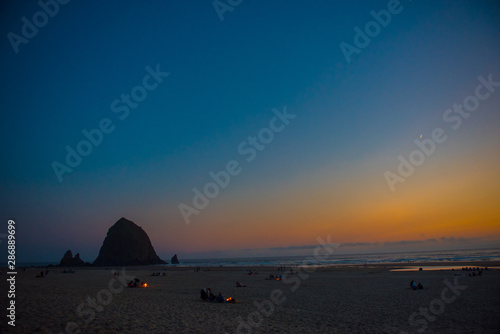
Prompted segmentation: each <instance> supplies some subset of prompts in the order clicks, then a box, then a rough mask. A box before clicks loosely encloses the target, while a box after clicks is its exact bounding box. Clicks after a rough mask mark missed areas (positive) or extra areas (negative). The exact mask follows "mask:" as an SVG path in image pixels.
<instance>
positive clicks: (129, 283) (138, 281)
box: [127, 278, 147, 288]
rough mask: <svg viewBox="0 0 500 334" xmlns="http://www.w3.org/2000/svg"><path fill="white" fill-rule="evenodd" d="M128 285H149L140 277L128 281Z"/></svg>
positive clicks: (132, 286)
mask: <svg viewBox="0 0 500 334" xmlns="http://www.w3.org/2000/svg"><path fill="white" fill-rule="evenodd" d="M127 285H128V287H129V288H137V287H146V286H147V284H146V283H144V282H141V280H140V279H138V278H134V280H132V281H130V282H128V284H127Z"/></svg>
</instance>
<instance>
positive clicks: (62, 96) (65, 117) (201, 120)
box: [0, 1, 500, 261]
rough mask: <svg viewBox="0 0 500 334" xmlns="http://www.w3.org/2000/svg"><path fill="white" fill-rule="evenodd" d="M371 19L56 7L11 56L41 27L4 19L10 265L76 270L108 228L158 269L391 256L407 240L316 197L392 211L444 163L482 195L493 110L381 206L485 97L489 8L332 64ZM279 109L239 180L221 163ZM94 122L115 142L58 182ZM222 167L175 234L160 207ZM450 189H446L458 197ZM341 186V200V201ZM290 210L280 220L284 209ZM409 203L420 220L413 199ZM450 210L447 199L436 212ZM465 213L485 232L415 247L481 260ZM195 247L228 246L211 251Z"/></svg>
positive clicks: (491, 58) (497, 33)
mask: <svg viewBox="0 0 500 334" xmlns="http://www.w3.org/2000/svg"><path fill="white" fill-rule="evenodd" d="M387 3H388V2H387V1H364V2H363V1H358V2H355V3H341V2H331V1H315V2H313V3H311V2H306V1H271V2H269V1H267V2H264V1H243V2H242V3H241V4H240V5H238V6H236V7H234V10H233V11H232V12H229V11H228V12H225V13H224V20H223V21H221V20H220V19H219V16H218V15H217V12H216V10H215V9H214V7H213V5H212V2H211V1H199V2H184V1H164V2H160V3H158V2H150V3H141V2H134V1H126V2H120V3H117V2H109V3H105V4H100V3H81V2H76V1H70V2H69V3H68V4H65V5H59V11H58V13H57V14H56V15H55V16H54V17H51V18H49V20H48V23H47V24H46V25H45V26H43V27H40V28H38V30H39V31H38V33H37V34H36V35H35V36H34V37H32V38H30V39H29V42H28V43H27V44H21V45H19V52H18V53H15V51H14V49H13V47H12V45H11V43H10V42H9V39H8V37H7V35H8V34H9V33H10V32H13V33H15V34H18V35H20V34H21V29H22V25H23V22H22V21H21V19H22V18H23V17H26V18H28V20H29V21H31V22H32V21H33V15H34V14H36V13H37V12H38V11H40V10H41V8H40V6H39V4H37V2H34V1H31V2H23V3H20V2H15V1H7V2H4V3H3V4H2V7H3V8H2V11H1V12H2V14H1V15H2V20H1V23H0V28H1V32H2V34H3V36H4V38H3V42H2V44H1V45H0V48H1V53H0V54H1V57H2V62H1V65H0V66H1V73H2V80H1V84H2V87H1V88H2V89H1V93H0V94H1V99H0V106H1V109H2V113H1V116H0V117H1V118H0V130H1V131H0V133H1V144H0V145H1V150H2V153H3V156H4V159H2V163H1V165H0V175H1V180H2V191H1V195H0V196H1V197H0V198H1V200H2V203H3V205H2V206H1V208H0V214H1V219H2V220H3V221H4V223H5V226H6V221H7V220H8V219H15V220H16V222H18V236H19V239H18V242H19V258H20V259H21V260H25V261H35V260H40V261H51V260H58V259H59V258H60V257H62V255H63V254H64V252H65V251H66V250H67V249H68V248H71V249H72V250H73V252H80V253H81V254H82V258H84V259H85V260H87V261H93V259H95V257H96V256H97V253H98V250H99V247H100V245H101V243H102V240H103V238H104V236H105V233H106V231H107V229H108V228H109V227H110V226H111V225H112V224H113V223H114V222H115V221H117V220H118V219H119V218H120V217H122V216H125V217H127V218H128V219H131V220H133V221H135V222H136V223H137V224H139V225H141V226H142V227H143V228H144V229H145V230H146V231H147V232H148V233H149V234H150V237H151V239H152V242H153V245H154V246H155V248H156V249H157V251H158V253H160V256H162V257H163V258H169V257H170V256H171V253H174V252H176V253H180V254H185V256H188V257H189V256H190V255H191V256H194V255H196V256H198V255H199V256H201V255H206V254H212V253H214V252H217V254H223V255H228V254H232V252H234V251H238V249H240V248H241V249H250V248H253V245H255V247H256V248H264V249H265V248H271V247H286V246H293V245H301V244H305V245H309V244H311V240H313V241H314V240H315V237H316V236H317V234H320V233H331V234H334V235H338V236H339V239H341V240H340V242H382V243H383V242H386V241H394V240H405V239H408V238H407V233H410V232H408V231H406V230H405V231H404V232H403V231H401V234H400V235H399V238H398V235H393V234H383V233H382V234H380V235H378V234H377V235H373V236H368V235H367V236H359V237H356V233H355V230H353V231H351V232H347V231H348V228H347V226H349V224H351V222H350V220H349V219H347V218H345V217H349V215H352V221H353V222H356V221H358V220H359V219H361V218H359V217H358V216H357V213H355V212H349V211H345V210H344V209H343V208H342V207H340V206H339V207H338V208H337V205H338V204H335V203H333V202H332V203H329V202H328V200H326V199H325V196H326V198H328V197H329V196H331V198H332V199H334V198H346V199H352V200H353V203H356V201H357V199H361V198H364V196H365V195H366V194H367V193H369V194H383V196H387V197H388V198H389V197H390V196H393V197H392V199H388V201H397V200H398V199H397V196H400V197H401V195H402V192H404V191H408V192H409V189H410V187H411V189H417V190H416V191H418V192H421V194H425V193H426V191H427V188H424V186H419V185H418V184H424V183H425V184H427V183H429V182H434V180H440V179H441V177H440V175H444V174H447V173H449V171H450V170H454V167H455V166H456V164H457V159H458V161H461V162H460V166H462V167H461V168H465V169H466V170H467V174H466V175H473V171H474V166H476V167H477V166H482V167H483V168H484V170H485V175H486V174H487V175H489V176H491V177H495V176H496V177H497V178H498V169H497V167H498V166H500V165H499V157H498V149H497V148H498V143H499V139H500V137H499V135H498V133H499V131H498V130H499V116H498V106H499V101H500V100H499V99H500V97H499V95H500V94H499V93H496V95H495V94H492V97H491V98H489V99H488V100H486V101H484V103H483V102H482V104H481V107H480V111H479V112H477V113H475V114H474V116H473V117H471V118H470V119H467V120H466V122H464V125H463V127H462V128H461V129H460V130H459V131H456V132H453V133H450V140H449V141H448V142H447V143H446V144H444V146H443V147H440V148H438V152H439V154H438V153H436V154H435V155H434V156H432V157H430V159H429V160H428V162H426V164H425V165H423V166H422V167H420V168H421V169H420V170H418V171H417V174H418V173H420V174H418V175H417V174H416V176H415V179H409V180H408V182H406V183H405V184H404V186H403V184H402V185H401V188H402V190H401V193H396V195H394V194H390V193H387V192H388V191H389V190H388V187H387V185H386V184H385V180H384V178H383V176H382V175H383V172H384V171H385V170H387V169H393V170H394V169H395V168H396V167H397V163H398V160H397V157H398V155H399V154H408V153H409V152H410V151H411V150H412V149H414V144H413V140H414V139H415V138H416V137H418V136H419V135H420V134H423V135H424V137H425V136H429V135H430V132H431V130H432V129H433V128H435V127H438V126H443V120H442V115H443V112H444V111H445V110H446V109H448V108H450V107H451V106H452V105H453V103H461V102H462V101H463V100H464V98H465V97H467V96H468V95H470V94H472V93H473V92H474V88H475V87H476V86H477V84H478V80H477V77H478V76H480V75H483V76H487V75H488V74H490V73H491V74H492V75H493V78H496V79H495V80H497V81H498V80H500V66H499V62H498V59H500V57H499V56H500V47H499V45H500V43H499V37H500V23H499V21H498V17H499V14H500V9H499V6H498V5H497V4H496V3H494V2H492V1H437V2H422V1H412V2H411V1H402V2H401V4H400V6H402V8H403V9H402V11H401V12H400V13H399V14H396V15H392V18H391V22H390V23H389V24H388V26H387V27H384V28H382V29H381V32H380V34H378V35H377V36H375V37H373V39H372V41H371V43H370V44H369V45H368V46H367V47H366V48H365V49H363V50H361V52H360V53H359V54H357V55H353V59H352V61H351V63H348V62H347V61H346V59H345V57H344V55H343V54H342V51H341V49H340V48H339V44H340V43H341V42H346V43H350V44H353V39H354V36H355V32H354V30H353V29H354V27H355V26H359V27H361V28H363V27H364V26H365V24H366V23H368V22H369V21H371V20H373V18H372V16H371V15H370V11H372V10H374V11H377V12H378V11H380V10H385V9H387ZM157 65H159V67H160V69H161V71H165V72H169V73H170V74H169V76H168V77H166V78H165V79H164V81H163V82H161V83H160V84H159V85H158V87H157V88H155V89H153V90H151V91H148V95H147V98H145V99H144V101H142V102H140V103H139V105H138V106H137V108H135V109H131V110H130V114H129V116H128V117H127V118H126V119H124V120H120V119H119V118H118V114H116V113H113V112H112V110H111V108H110V105H111V103H112V102H113V101H114V100H115V99H117V98H120V95H121V94H122V93H125V94H130V92H131V90H132V89H133V88H134V87H136V86H137V85H140V84H141V83H142V80H143V78H144V76H145V75H146V74H147V73H148V72H147V71H146V69H145V68H146V67H147V66H150V67H152V68H155V67H156V66H157ZM285 106H286V108H287V110H288V112H290V113H292V114H294V115H297V117H296V118H295V119H294V120H293V121H292V122H291V123H290V124H289V125H287V126H286V128H285V130H284V131H282V132H280V133H277V134H275V138H274V140H273V141H272V142H271V143H270V144H269V145H268V146H267V147H266V149H265V150H264V151H262V152H259V154H258V156H257V158H256V159H255V160H254V161H252V162H251V163H244V159H243V158H242V157H241V155H239V154H238V152H237V147H238V145H239V144H240V143H241V142H242V141H244V140H245V139H246V138H247V137H248V136H254V135H256V134H257V133H258V132H259V131H260V130H261V129H262V128H264V127H266V126H268V124H269V121H270V119H271V118H272V117H273V113H272V112H271V110H272V108H277V109H279V110H282V109H283V108H284V107H285ZM103 118H109V119H110V120H111V121H112V122H113V125H114V126H115V130H114V131H113V132H112V133H110V134H105V135H104V137H103V141H102V143H101V144H100V145H98V146H97V147H94V148H93V151H92V153H91V154H90V155H89V156H87V157H84V158H83V159H82V163H81V164H80V165H78V166H77V167H76V168H74V171H73V172H72V173H70V174H65V175H64V177H63V182H59V181H58V179H57V177H56V175H55V173H54V170H53V168H52V167H51V164H52V163H53V162H54V161H58V162H61V163H64V159H65V156H66V151H65V147H66V146H67V145H69V146H71V147H73V148H76V146H77V144H78V142H79V141H81V140H83V139H85V137H84V136H83V135H82V132H81V131H82V130H84V129H87V130H91V129H94V128H96V127H98V125H99V122H100V121H101V120H102V119H103ZM473 158H474V159H476V160H473ZM232 159H236V160H238V161H241V162H242V168H243V171H242V173H241V174H240V175H238V176H236V177H234V178H233V179H232V180H231V183H230V185H229V186H228V187H227V188H226V189H223V190H222V191H221V194H220V196H218V197H217V198H215V199H214V200H213V201H211V203H210V205H209V206H208V208H206V209H204V210H202V212H201V213H200V214H199V215H198V216H194V217H193V223H192V224H190V225H186V224H185V223H184V221H183V218H182V215H181V214H180V213H179V209H178V205H179V203H188V204H189V203H190V201H191V200H192V197H193V192H192V189H193V188H194V187H198V188H201V187H203V185H204V184H205V183H207V182H209V181H210V179H209V176H208V173H209V172H210V171H218V170H221V169H222V168H224V167H225V165H226V163H227V162H228V161H229V160H232ZM439 173H444V174H439ZM461 175H462V176H460V175H458V174H457V175H456V176H454V178H453V180H455V182H456V183H460V182H461V177H462V178H463V177H464V174H461ZM417 178H418V179H419V181H418V182H417V181H416V180H417ZM420 179H422V181H421V180H420ZM363 180H366V182H364V181H363ZM351 181H352V182H351ZM412 181H413V184H412ZM422 182H423V183H422ZM436 182H437V181H436ZM443 182H444V181H443ZM449 182H452V181H449ZM417 183H418V184H417ZM407 184H409V186H408V187H407V186H406V185H407ZM346 185H347V186H348V187H349V185H351V186H352V187H353V188H352V189H348V190H346V189H345V188H341V186H342V187H345V186H346ZM496 185H497V184H495V182H493V183H491V182H490V183H488V182H487V181H486V180H479V181H477V183H475V184H473V185H471V186H470V187H472V188H470V189H469V188H468V189H469V190H468V191H470V194H469V195H468V196H471V197H473V196H474V193H476V194H477V193H487V194H493V195H497V196H498V188H496ZM404 187H406V190H405V188H404ZM413 187H415V188H413ZM419 187H420V188H419ZM443 187H444V186H443ZM354 188H355V189H354ZM462 190H463V191H465V189H462ZM346 192H347V193H349V195H348V196H347V195H346ZM351 192H352V194H351ZM357 192H359V193H357ZM389 192H390V191H389ZM290 193H294V194H296V196H297V198H296V199H295V200H296V202H293V203H290V202H286V201H285V199H284V198H287V196H288V195H289V194H290ZM298 194H301V196H300V195H298ZM325 194H326V195H325ZM350 196H352V197H350ZM373 196H374V197H373V198H372V199H374V198H376V197H377V196H378V195H373ZM316 197H317V198H319V199H318V200H317V201H315V202H314V203H313V204H311V203H309V202H308V201H309V200H311V198H316ZM402 197H404V198H406V197H405V196H402ZM476 197H477V195H476V196H475V198H476ZM419 198H421V199H422V198H423V195H422V196H420V197H419ZM264 199H265V202H264ZM295 200H294V201H295ZM465 200H466V199H464V201H465ZM490 200H492V199H491V198H490V199H489V200H488V201H486V202H488V203H489V201H490ZM367 201H370V200H369V199H367ZM408 201H410V200H409V199H408ZM334 202H335V201H334ZM287 203H288V205H289V206H290V207H291V208H293V209H286V207H287ZM336 203H338V201H337V202H336ZM370 203H372V202H370ZM408 203H409V202H408ZM418 203H419V205H420V206H419V207H421V208H425V207H426V202H425V200H423V199H422V201H421V202H420V200H419V202H418ZM461 203H462V202H461V200H458V199H449V200H447V201H446V203H443V210H445V209H444V208H449V207H456V206H461ZM316 205H317V206H316ZM362 205H365V203H362ZM362 205H361V206H362ZM376 205H377V204H376V201H374V202H373V206H376ZM394 205H396V204H394ZM399 205H400V204H399ZM273 207H274V208H279V209H277V210H272V208H273ZM331 207H333V208H334V209H335V210H333V209H332V210H330V208H331ZM468 209H470V215H471V216H474V212H485V210H486V212H488V216H487V218H485V222H484V224H485V225H484V226H485V227H484V229H481V230H480V231H479V230H478V231H475V232H474V231H471V230H467V229H465V227H463V226H470V227H472V226H474V222H473V220H470V221H468V222H463V224H462V225H463V226H462V225H461V226H462V227H463V228H462V227H461V228H460V229H454V228H452V227H447V228H444V227H443V228H441V229H439V231H436V232H435V233H436V234H433V232H432V227H431V226H429V227H426V228H424V229H425V230H426V231H427V232H426V236H425V237H423V236H420V235H419V233H417V232H415V233H414V235H415V238H416V239H419V238H422V240H424V239H427V238H436V239H439V238H440V237H456V238H461V237H462V238H464V237H468V236H474V237H477V238H483V239H484V240H485V241H484V243H478V242H476V243H471V244H466V245H465V244H464V245H462V246H463V247H481V246H496V245H498V243H497V242H496V241H495V240H497V239H498V236H499V235H500V233H499V230H498V226H499V225H500V224H498V218H499V217H500V216H499V211H498V209H497V210H496V211H495V210H494V209H491V206H488V207H487V208H483V207H481V206H474V205H472V204H471V206H470V208H468ZM268 210H269V211H268ZM294 210H296V211H294ZM324 211H325V212H327V211H328V214H327V213H324V214H323V212H324ZM259 212H261V214H260V215H259V214H258V213H259ZM263 212H265V213H266V215H264V214H263ZM318 212H321V215H318V217H317V220H315V219H313V217H315V215H316V214H317V213H318ZM411 212H412V211H411ZM267 213H269V214H267ZM407 214H408V215H409V216H411V214H410V211H408V212H407ZM288 215H292V216H295V217H301V218H302V220H300V221H296V222H294V223H293V224H290V225H289V226H290V227H289V230H287V232H286V233H284V234H283V238H275V237H274V238H273V237H270V236H273V235H274V233H275V232H276V231H279V230H280V228H282V226H285V225H286V223H285V221H287V219H288V218H289V216H288ZM437 215H440V214H437ZM320 216H321V217H320ZM443 216H446V214H445V213H443ZM476 216H477V215H476ZM240 217H241V218H240ZM339 217H343V218H342V219H340V218H339ZM391 217H392V216H391ZM411 217H413V218H411V219H415V220H419V219H421V217H420V216H418V215H417V214H415V215H414V216H411ZM346 219H347V220H346ZM408 219H410V218H408ZM447 219H449V220H450V221H451V220H454V219H455V217H454V216H453V215H452V216H450V217H448V218H447ZM256 221H258V222H259V223H258V224H255V225H252V224H253V223H252V222H256ZM288 221H289V220H288ZM495 222H496V223H495ZM360 224H361V223H360ZM374 224H382V223H380V222H378V221H377V223H374ZM467 224H468V225H467ZM309 225H313V227H311V229H310V230H307V227H308V226H309ZM354 225H355V224H354ZM252 226H254V227H252ZM306 230H307V232H304V231H306ZM239 231H241V232H239ZM341 231H344V232H341ZM41 236H43V237H42V238H40V237H41ZM207 237H208V238H210V239H217V238H224V239H227V238H230V239H231V240H232V242H231V243H229V244H228V245H227V246H226V245H225V246H219V247H217V246H216V244H215V243H211V244H210V243H208V242H207V240H206V238H207ZM193 240H194V241H193ZM475 240H477V239H475ZM481 240H482V239H481ZM190 241H193V243H194V244H189V242H190ZM405 250H406V249H405ZM211 252H212V253H211ZM238 254H239V253H238ZM242 254H243V255H245V254H244V253H242Z"/></svg>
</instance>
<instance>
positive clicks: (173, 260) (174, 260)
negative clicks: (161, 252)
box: [170, 254, 179, 264]
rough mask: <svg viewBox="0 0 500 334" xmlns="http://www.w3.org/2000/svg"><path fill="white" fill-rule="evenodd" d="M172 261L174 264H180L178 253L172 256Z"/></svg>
mask: <svg viewBox="0 0 500 334" xmlns="http://www.w3.org/2000/svg"><path fill="white" fill-rule="evenodd" d="M170 263H172V264H179V259H178V258H177V254H175V255H174V256H172V260H170Z"/></svg>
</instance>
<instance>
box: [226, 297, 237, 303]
mask: <svg viewBox="0 0 500 334" xmlns="http://www.w3.org/2000/svg"><path fill="white" fill-rule="evenodd" d="M226 302H228V303H236V299H233V297H229V298H226Z"/></svg>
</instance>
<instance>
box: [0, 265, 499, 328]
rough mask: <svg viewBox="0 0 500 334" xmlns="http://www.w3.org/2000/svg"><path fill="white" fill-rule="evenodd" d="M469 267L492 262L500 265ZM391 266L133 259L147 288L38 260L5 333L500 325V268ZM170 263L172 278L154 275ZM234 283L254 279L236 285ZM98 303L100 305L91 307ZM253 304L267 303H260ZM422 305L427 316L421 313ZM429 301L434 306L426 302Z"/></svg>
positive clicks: (107, 272) (133, 272) (23, 279)
mask: <svg viewBox="0 0 500 334" xmlns="http://www.w3.org/2000/svg"><path fill="white" fill-rule="evenodd" d="M414 265H417V266H418V265H420V264H412V266H414ZM426 265H428V264H426ZM458 265H459V266H461V265H465V264H462V263H460V264H458ZM467 265H468V264H467ZM471 265H473V266H479V265H483V266H484V265H488V266H490V267H492V266H498V265H499V263H482V264H478V263H473V264H471ZM391 268H401V266H399V267H395V266H393V265H392V266H391V265H386V266H384V265H377V266H368V267H364V266H342V267H331V268H319V269H318V270H316V271H314V272H309V273H307V275H306V274H305V273H302V275H297V274H293V275H288V278H287V279H286V280H281V281H276V280H273V281H270V280H265V278H266V277H267V276H268V275H269V274H270V273H273V274H277V273H278V271H277V270H276V269H275V268H263V267H257V268H255V269H256V270H257V271H258V272H259V274H258V275H254V276H249V275H247V274H246V269H247V268H231V267H224V268H202V270H201V271H200V272H195V271H194V270H193V268H173V267H168V266H166V267H128V268H126V269H125V273H126V274H127V275H130V277H138V278H140V279H141V280H142V281H145V282H147V283H148V285H149V286H148V287H147V288H123V289H122V288H121V283H120V281H119V280H115V279H114V278H113V275H112V271H111V269H112V268H107V269H104V268H85V269H81V268H75V270H76V273H74V274H63V273H62V272H61V271H62V270H61V269H59V268H57V269H54V268H49V270H50V273H49V275H48V277H45V278H35V275H36V274H37V273H39V272H40V271H41V270H42V269H41V268H28V269H26V271H24V272H23V271H22V270H18V275H17V281H16V327H15V329H14V328H12V327H11V326H7V320H8V319H7V318H6V316H5V314H6V312H7V311H6V298H2V309H3V310H4V311H3V312H4V313H5V314H4V315H3V316H2V318H3V320H2V323H1V324H0V332H1V333H11V332H12V333H66V332H67V333H77V332H78V331H80V333H401V332H409V333H418V330H420V333H499V332H500V318H499V316H498V314H499V311H500V284H499V282H500V269H491V270H489V271H483V275H482V276H479V277H478V276H476V277H469V276H468V273H469V272H464V271H462V270H458V271H457V270H455V271H451V270H435V271H430V270H424V271H412V272H391V271H390V270H389V269H391ZM115 269H116V270H120V268H115ZM208 269H210V270H208ZM164 270H165V271H166V276H160V277H152V276H151V274H152V273H153V272H155V271H160V272H163V271H164ZM120 271H121V270H120ZM6 278H7V275H6V274H5V271H4V273H3V274H2V275H1V276H0V279H1V281H2V285H1V288H2V292H1V293H2V295H5V294H6V292H7V287H6V285H5V282H6ZM412 279H414V280H415V281H417V282H422V284H423V285H424V287H425V288H424V290H417V291H413V290H411V289H410V286H409V282H410V281H411V280H412ZM455 279H456V280H457V282H458V285H460V287H461V289H460V290H457V291H458V293H459V295H458V296H456V298H455V297H454V294H453V292H452V291H451V290H450V289H449V288H448V290H445V291H444V295H443V290H444V289H445V288H447V284H446V283H445V282H446V281H448V282H449V283H450V284H451V285H453V284H454V280H455ZM236 281H240V282H241V283H243V284H246V285H248V287H246V288H237V287H236V286H235V282H236ZM202 287H210V288H212V290H213V291H214V292H215V293H216V294H217V293H218V292H219V291H220V292H222V294H223V296H224V297H226V298H227V297H229V296H231V297H233V298H235V299H236V300H237V303H236V304H230V303H223V304H218V303H210V302H203V301H202V300H201V299H200V290H201V288H202ZM294 287H296V289H294ZM110 289H112V290H113V291H114V292H111V291H110ZM443 296H444V297H443ZM88 297H90V299H91V301H90V302H89V300H88V299H87V298H88ZM443 298H444V299H446V301H447V302H448V303H445V302H443ZM453 299H454V300H453ZM92 300H94V301H92ZM271 300H274V302H276V303H273V302H272V301H271ZM92 303H95V304H94V307H92V306H90V304H92ZM255 303H259V304H262V303H263V305H266V306H265V308H264V309H263V311H259V310H258V308H257V307H256V306H255ZM271 303H273V304H272V305H273V306H272V307H270V306H269V305H270V304H271ZM102 304H106V305H102ZM278 304H279V305H278ZM96 307H97V308H98V309H97V310H96ZM421 308H423V312H427V314H426V315H425V316H427V317H428V319H426V318H425V316H422V315H419V314H418V312H420V309H421ZM429 308H431V309H432V310H433V311H434V313H436V314H433V313H431V311H426V310H425V309H427V310H428V309H429ZM414 312H417V315H416V316H415V318H414V319H413V324H412V323H411V322H410V321H409V318H410V316H411V315H412V313H414ZM241 319H243V320H244V322H245V324H247V325H245V324H242V322H240V320H241ZM72 326H74V330H71V327H72ZM66 328H67V329H68V331H65V329H66Z"/></svg>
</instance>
